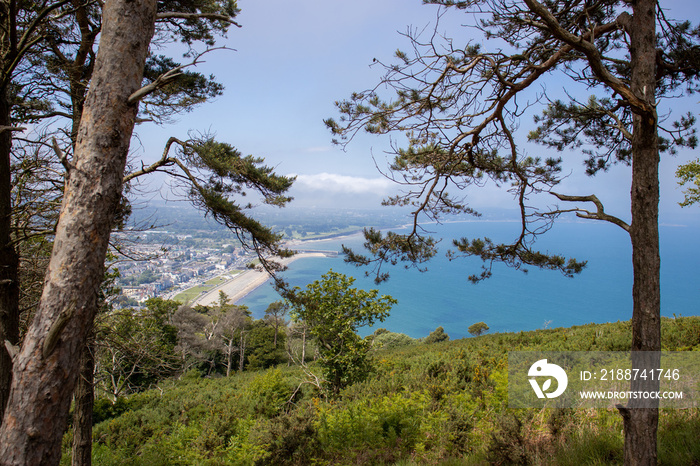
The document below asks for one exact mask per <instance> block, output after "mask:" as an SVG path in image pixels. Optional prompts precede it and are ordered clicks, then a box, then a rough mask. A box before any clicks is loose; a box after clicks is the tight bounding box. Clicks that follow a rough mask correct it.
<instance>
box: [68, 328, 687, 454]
mask: <svg viewBox="0 0 700 466" xmlns="http://www.w3.org/2000/svg"><path fill="white" fill-rule="evenodd" d="M662 328H663V340H664V347H665V348H666V349H671V350H679V349H682V350H689V351H692V350H695V351H697V350H700V341H699V339H700V336H699V335H700V318H698V317H678V318H676V319H663V322H662ZM377 333H378V335H377V336H376V337H375V338H379V337H382V336H385V335H392V334H391V332H384V331H378V332H377ZM394 335H398V334H394ZM629 338H630V336H629V322H617V323H610V324H599V325H594V324H589V325H583V326H577V327H572V328H558V329H548V330H536V331H532V332H518V333H500V334H494V335H484V336H482V337H480V338H478V339H476V338H468V339H462V340H456V341H450V342H446V343H443V344H441V345H416V344H414V345H407V346H401V347H395V348H388V349H387V348H379V349H377V350H376V351H375V355H376V364H375V370H374V372H373V376H372V377H368V378H366V379H365V380H363V381H361V382H356V383H355V384H353V385H350V386H347V387H345V388H344V389H343V390H341V391H340V393H339V396H338V397H335V398H333V399H330V400H324V399H322V398H318V397H317V396H318V392H317V391H312V390H306V387H308V385H304V386H302V389H301V390H299V391H298V393H297V394H296V395H295V397H294V400H293V403H291V404H288V403H287V402H288V401H289V400H290V398H291V397H292V394H293V393H294V390H295V385H296V380H299V379H300V378H301V377H303V373H302V371H301V370H300V369H299V368H297V367H284V366H280V367H278V368H276V369H269V370H267V371H263V372H257V373H253V372H242V373H236V374H235V375H233V376H231V377H228V378H201V377H199V375H198V374H197V377H194V378H190V377H183V378H182V379H181V380H178V381H165V382H162V383H160V384H159V388H158V389H156V390H150V391H146V392H142V393H138V394H134V395H131V396H128V397H123V398H120V400H119V401H118V403H117V404H116V405H115V406H114V407H113V408H110V407H109V406H108V405H109V403H105V402H100V401H99V400H98V406H99V408H98V411H99V412H101V413H103V418H104V419H105V420H104V421H102V422H100V423H97V424H96V425H95V428H94V438H95V446H94V450H93V464H95V465H96V466H102V465H118V464H135V465H158V464H163V465H166V464H167V465H169V464H205V465H206V464H212V465H213V464H217V465H229V464H230V465H241V464H261V465H302V464H303V465H306V464H407V465H408V464H410V465H417V464H557V465H559V464H562V465H582V464H600V465H603V464H606V465H607V464H621V458H622V441H623V439H622V434H621V432H622V420H621V418H620V416H619V415H618V414H617V411H616V410H615V409H609V410H607V409H595V410H571V409H563V410H554V409H552V410H549V409H547V410H534V409H533V410H528V409H520V410H512V409H507V368H506V363H507V353H508V352H509V351H514V350H517V351H528V350H544V351H546V350H562V351H567V350H579V351H581V350H600V351H609V350H614V349H616V348H617V347H621V346H625V345H627V346H625V348H624V349H627V348H629ZM310 367H311V368H313V365H312V366H310ZM660 416H661V419H660V430H659V458H662V459H663V464H684V465H685V464H694V462H697V459H698V458H700V450H699V446H698V442H697V438H698V435H700V414H699V413H698V410H695V409H691V410H672V409H669V410H662V411H661V413H660ZM69 448H70V443H69V442H67V441H66V442H64V451H65V452H66V453H68V451H69ZM67 459H68V458H67V457H64V462H65V464H69V462H68V461H66V460H67Z"/></svg>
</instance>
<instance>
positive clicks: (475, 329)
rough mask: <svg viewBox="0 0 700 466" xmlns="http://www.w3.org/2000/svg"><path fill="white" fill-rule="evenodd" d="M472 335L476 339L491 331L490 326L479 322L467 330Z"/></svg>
mask: <svg viewBox="0 0 700 466" xmlns="http://www.w3.org/2000/svg"><path fill="white" fill-rule="evenodd" d="M467 331H468V332H469V334H470V335H474V336H475V337H478V336H479V335H481V334H483V333H486V332H488V331H489V326H488V325H486V323H484V322H477V323H475V324H472V325H470V326H469V328H468V329H467Z"/></svg>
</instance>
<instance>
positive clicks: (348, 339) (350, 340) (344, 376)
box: [290, 270, 396, 394]
mask: <svg viewBox="0 0 700 466" xmlns="http://www.w3.org/2000/svg"><path fill="white" fill-rule="evenodd" d="M354 281H355V279H354V278H352V277H346V276H345V275H343V274H340V273H336V272H333V271H332V270H330V271H329V272H328V273H326V274H325V275H323V276H322V277H321V280H317V281H315V282H313V283H311V284H309V285H307V287H306V289H305V290H303V291H301V290H297V291H296V292H295V294H294V298H293V300H292V301H291V302H290V304H291V306H292V318H293V319H294V320H295V321H297V322H304V323H305V324H306V325H308V327H309V330H310V333H311V335H312V337H313V338H314V339H315V340H316V342H317V345H318V351H319V354H320V359H319V363H320V364H321V366H322V367H323V369H324V376H325V377H326V381H327V382H328V383H329V385H330V388H331V390H332V392H333V393H336V394H337V393H338V392H339V391H340V389H341V388H343V387H345V386H347V385H350V384H352V383H355V382H358V381H360V380H363V379H364V378H365V377H366V376H367V374H368V373H369V370H370V367H371V363H370V360H369V359H368V355H367V351H368V349H369V342H368V341H367V340H363V339H361V338H360V337H359V336H358V335H357V329H358V328H359V327H361V326H364V325H372V324H374V323H375V322H376V321H380V322H381V321H384V319H385V318H386V317H387V316H388V315H389V310H390V309H391V306H392V305H394V304H396V300H395V299H394V298H392V297H391V296H381V297H378V295H379V291H377V290H370V291H364V290H358V289H357V288H351V285H352V284H353V282H354Z"/></svg>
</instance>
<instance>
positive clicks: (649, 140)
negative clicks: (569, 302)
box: [620, 0, 661, 465]
mask: <svg viewBox="0 0 700 466" xmlns="http://www.w3.org/2000/svg"><path fill="white" fill-rule="evenodd" d="M629 33H630V58H631V70H632V75H631V89H632V91H633V92H634V93H635V94H636V95H637V96H640V97H642V98H643V99H644V100H645V101H646V102H648V103H649V104H651V107H652V108H654V107H653V106H654V105H655V102H656V98H655V84H656V79H655V78H656V43H655V38H656V1H655V0H638V1H636V2H634V3H633V16H632V25H631V28H630V31H629ZM631 200H632V224H631V228H630V236H631V239H632V264H633V271H634V284H633V287H632V298H633V310H632V351H633V352H635V351H660V350H661V317H660V309H661V289H660V278H659V277H660V255H659V147H658V134H657V115H656V112H655V110H654V111H649V112H639V113H635V115H634V127H633V137H632V191H631ZM644 359H645V358H640V357H639V356H634V355H633V367H641V368H645V367H646V365H648V364H658V358H656V359H655V360H652V361H651V362H649V361H645V360H644ZM657 367H658V366H657ZM655 382H656V385H653V384H652V385H643V384H641V385H640V384H639V383H633V385H632V388H631V389H632V390H654V389H655V387H658V381H655ZM646 401H647V402H648V400H646ZM638 405H639V402H638V401H637V400H631V401H630V402H629V404H628V405H627V406H626V407H625V408H621V410H620V411H621V413H622V416H623V425H624V431H625V447H624V455H625V460H624V461H625V464H626V465H655V464H656V462H657V456H656V434H657V429H658V422H659V414H658V402H657V403H656V406H657V407H650V408H639V407H637V406H638Z"/></svg>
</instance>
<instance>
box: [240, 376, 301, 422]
mask: <svg viewBox="0 0 700 466" xmlns="http://www.w3.org/2000/svg"><path fill="white" fill-rule="evenodd" d="M293 394H294V387H293V386H292V385H291V384H290V383H289V382H288V381H287V380H286V379H285V378H284V377H283V376H282V373H281V371H280V369H271V370H269V371H266V372H264V373H263V374H261V375H259V376H257V377H256V378H254V379H253V380H252V381H251V382H250V383H249V384H248V386H247V388H246V394H245V396H246V397H247V398H248V403H249V406H250V409H251V410H252V413H251V414H252V415H253V416H258V415H260V416H264V417H268V418H270V417H274V416H276V415H278V414H280V413H281V412H283V411H284V410H285V409H286V408H287V406H288V404H289V403H291V402H292V401H294V400H293V398H292V395H293Z"/></svg>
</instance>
